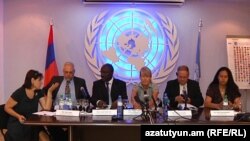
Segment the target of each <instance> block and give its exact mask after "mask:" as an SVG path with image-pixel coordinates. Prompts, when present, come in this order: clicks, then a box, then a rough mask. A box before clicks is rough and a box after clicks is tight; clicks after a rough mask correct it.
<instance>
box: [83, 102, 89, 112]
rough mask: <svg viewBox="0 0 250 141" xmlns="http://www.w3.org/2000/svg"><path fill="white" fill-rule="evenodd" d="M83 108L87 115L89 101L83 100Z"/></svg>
mask: <svg viewBox="0 0 250 141" xmlns="http://www.w3.org/2000/svg"><path fill="white" fill-rule="evenodd" d="M82 107H83V110H84V113H85V114H87V108H88V107H89V100H88V99H82Z"/></svg>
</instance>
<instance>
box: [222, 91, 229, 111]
mask: <svg viewBox="0 0 250 141" xmlns="http://www.w3.org/2000/svg"><path fill="white" fill-rule="evenodd" d="M223 109H225V110H226V109H228V98H227V95H226V94H225V95H224V98H223Z"/></svg>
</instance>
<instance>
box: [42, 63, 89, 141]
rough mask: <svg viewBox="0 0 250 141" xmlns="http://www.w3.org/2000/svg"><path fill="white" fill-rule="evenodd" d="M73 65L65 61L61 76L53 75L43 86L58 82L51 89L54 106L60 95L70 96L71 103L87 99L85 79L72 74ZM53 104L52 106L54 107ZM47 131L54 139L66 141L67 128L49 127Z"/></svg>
mask: <svg viewBox="0 0 250 141" xmlns="http://www.w3.org/2000/svg"><path fill="white" fill-rule="evenodd" d="M74 74H75V67H74V64H73V63H72V62H66V63H64V66H63V76H54V77H53V78H52V80H51V81H50V83H49V84H48V85H47V86H46V87H45V88H44V90H45V91H47V90H48V88H49V87H50V86H51V85H52V84H54V83H57V82H58V83H59V84H60V85H59V87H57V89H55V90H54V91H53V95H52V96H53V105H54V106H55V105H56V104H57V103H58V101H59V99H60V98H61V97H63V98H64V99H65V98H70V99H71V100H72V103H73V104H74V103H77V102H76V101H77V99H83V98H85V99H89V98H90V96H89V93H88V89H87V87H86V83H85V80H84V79H82V78H79V77H76V76H74ZM54 106H53V107H54ZM49 131H50V133H51V135H52V137H53V138H54V140H60V141H64V140H65V141H66V140H67V139H68V137H67V130H65V128H61V127H51V128H49Z"/></svg>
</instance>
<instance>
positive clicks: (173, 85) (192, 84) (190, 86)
mask: <svg viewBox="0 0 250 141" xmlns="http://www.w3.org/2000/svg"><path fill="white" fill-rule="evenodd" d="M165 93H167V95H168V97H169V99H170V107H171V108H177V105H178V102H176V101H175V97H176V96H178V95H180V84H179V82H178V80H177V79H175V80H171V81H168V83H167V86H166V89H165ZM187 94H188V97H189V98H190V99H191V104H192V105H194V106H196V107H200V106H201V105H203V102H204V99H203V97H202V94H201V90H200V86H199V83H198V82H196V81H194V80H190V79H189V80H188V81H187Z"/></svg>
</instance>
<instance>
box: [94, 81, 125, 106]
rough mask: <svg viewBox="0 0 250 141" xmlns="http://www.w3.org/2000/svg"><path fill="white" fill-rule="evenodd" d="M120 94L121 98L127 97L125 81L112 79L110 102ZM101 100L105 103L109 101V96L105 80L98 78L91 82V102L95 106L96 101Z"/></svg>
mask: <svg viewBox="0 0 250 141" xmlns="http://www.w3.org/2000/svg"><path fill="white" fill-rule="evenodd" d="M119 95H121V96H122V99H128V96H127V88H126V83H125V82H124V81H122V80H119V79H115V78H114V79H113V84H112V87H111V99H112V103H113V102H114V101H116V100H117V98H118V96H119ZM98 100H103V101H105V102H106V103H107V104H108V103H109V96H108V92H107V88H106V85H105V82H104V81H103V80H102V79H100V80H97V81H95V82H94V83H93V88H92V97H91V103H92V104H93V105H94V106H95V107H96V102H97V101H98Z"/></svg>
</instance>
